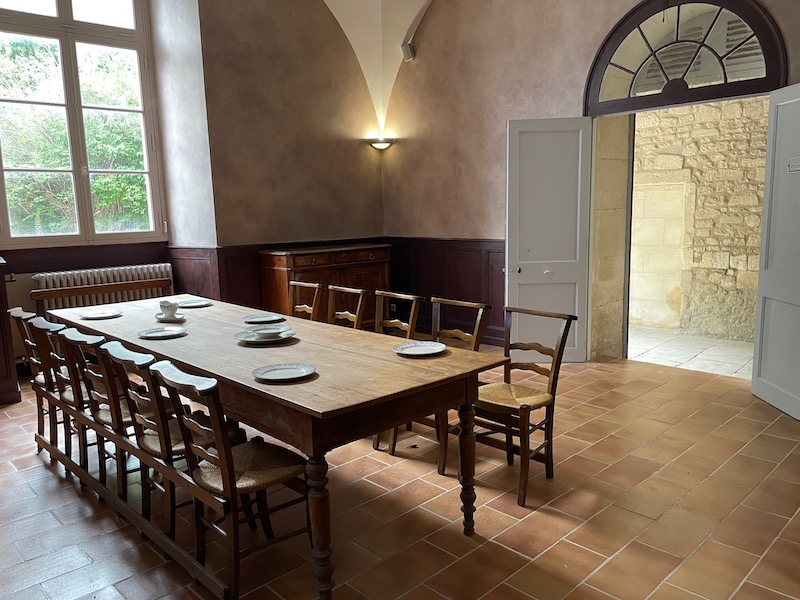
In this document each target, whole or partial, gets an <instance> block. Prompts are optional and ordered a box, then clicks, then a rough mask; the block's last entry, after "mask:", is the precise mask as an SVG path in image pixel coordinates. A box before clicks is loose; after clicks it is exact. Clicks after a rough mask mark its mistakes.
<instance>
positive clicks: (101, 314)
mask: <svg viewBox="0 0 800 600" xmlns="http://www.w3.org/2000/svg"><path fill="white" fill-rule="evenodd" d="M121 316H122V311H121V310H116V309H111V308H108V309H102V310H89V311H86V312H85V313H81V319H86V320H89V321H97V320H100V319H115V318H116V317H121Z"/></svg>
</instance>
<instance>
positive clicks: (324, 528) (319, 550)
mask: <svg viewBox="0 0 800 600" xmlns="http://www.w3.org/2000/svg"><path fill="white" fill-rule="evenodd" d="M327 472H328V463H327V462H325V456H324V455H323V456H313V457H311V458H309V459H308V462H307V463H306V481H307V483H308V487H309V490H308V514H309V521H310V525H311V543H312V545H313V548H312V549H311V556H312V558H313V559H314V575H315V576H316V578H317V590H318V591H319V599H320V600H328V599H330V598H331V597H332V594H331V590H333V581H332V580H331V576H332V575H333V561H332V560H331V555H332V554H333V548H331V503H330V497H329V496H330V494H329V492H328V488H327V484H328V478H327V477H326V474H327Z"/></svg>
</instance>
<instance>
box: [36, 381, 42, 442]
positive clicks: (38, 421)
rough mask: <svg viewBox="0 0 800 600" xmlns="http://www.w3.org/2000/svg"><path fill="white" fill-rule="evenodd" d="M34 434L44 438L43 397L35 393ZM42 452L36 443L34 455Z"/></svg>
mask: <svg viewBox="0 0 800 600" xmlns="http://www.w3.org/2000/svg"><path fill="white" fill-rule="evenodd" d="M36 433H38V434H39V437H44V396H43V395H42V394H41V393H39V392H38V391H37V392H36ZM41 451H42V445H41V444H38V443H37V448H36V453H37V454H38V453H39V452H41Z"/></svg>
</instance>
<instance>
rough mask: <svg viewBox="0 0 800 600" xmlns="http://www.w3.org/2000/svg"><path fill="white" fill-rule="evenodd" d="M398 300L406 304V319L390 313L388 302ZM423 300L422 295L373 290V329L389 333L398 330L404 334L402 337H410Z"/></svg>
mask: <svg viewBox="0 0 800 600" xmlns="http://www.w3.org/2000/svg"><path fill="white" fill-rule="evenodd" d="M398 300H399V301H400V303H401V304H406V305H408V319H407V320H405V321H403V320H402V319H400V318H398V317H396V316H392V314H391V311H390V304H392V303H393V301H395V302H396V301H398ZM424 301H425V298H423V297H422V296H414V295H413V294H400V293H398V292H387V291H385V290H375V331H377V332H378V333H391V332H392V331H397V330H399V331H402V332H403V333H404V334H405V335H404V336H403V337H405V338H406V339H409V340H410V339H412V338H413V337H414V333H416V331H417V318H419V309H420V308H421V307H422V303H423V302H424Z"/></svg>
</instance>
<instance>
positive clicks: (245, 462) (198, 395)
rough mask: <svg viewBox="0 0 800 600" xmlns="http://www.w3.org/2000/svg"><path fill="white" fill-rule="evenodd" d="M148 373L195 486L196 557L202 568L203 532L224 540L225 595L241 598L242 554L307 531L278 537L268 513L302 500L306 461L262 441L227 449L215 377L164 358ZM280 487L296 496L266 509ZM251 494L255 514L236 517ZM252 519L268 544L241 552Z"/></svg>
mask: <svg viewBox="0 0 800 600" xmlns="http://www.w3.org/2000/svg"><path fill="white" fill-rule="evenodd" d="M150 371H151V372H152V373H153V375H154V377H155V379H156V381H157V382H158V384H159V385H161V386H164V388H165V389H166V391H167V393H168V395H169V401H170V402H171V404H172V408H173V412H174V414H176V415H178V423H179V426H180V430H181V435H182V436H183V439H184V441H185V446H186V461H187V463H188V466H189V474H190V475H191V478H192V479H193V481H194V483H195V484H196V488H194V491H193V494H194V507H195V510H194V519H195V543H196V547H195V551H196V558H197V560H198V562H199V563H200V564H205V556H206V535H205V533H206V530H207V529H214V530H216V531H217V532H219V533H221V534H222V535H223V536H225V542H224V543H225V550H226V558H227V584H228V587H229V588H230V595H229V596H226V597H229V598H230V599H231V600H236V599H237V598H238V597H239V561H240V558H241V557H242V556H244V555H246V554H249V553H251V552H254V551H255V550H260V549H261V548H264V547H265V546H270V545H272V544H275V543H277V542H280V541H282V540H285V539H287V538H289V537H292V536H294V535H298V534H300V533H303V532H305V531H307V530H308V527H307V526H306V527H304V528H301V529H298V530H295V531H292V532H290V533H286V534H284V535H281V536H277V537H276V536H275V534H274V532H273V530H272V525H271V523H270V519H269V516H270V514H272V513H274V512H276V511H278V510H281V509H283V508H287V507H289V506H292V505H295V504H298V503H300V502H303V501H304V500H305V499H306V495H307V487H306V483H305V481H304V478H302V477H301V476H303V475H304V473H305V462H306V461H305V459H304V458H303V457H302V456H300V455H298V454H296V453H294V452H292V451H291V450H288V449H286V448H283V447H281V446H276V445H274V444H269V443H266V442H265V441H264V440H263V439H261V438H253V439H251V440H250V441H248V442H246V443H243V444H238V445H236V446H233V445H231V442H230V437H229V436H228V435H227V429H226V421H227V419H226V417H225V414H224V412H223V409H222V402H221V401H220V396H219V391H218V387H217V380H216V379H212V378H209V377H199V376H196V375H190V374H188V373H185V372H183V371H181V370H180V369H178V368H177V367H175V366H174V365H173V364H172V363H171V362H169V361H166V360H164V361H160V362H157V363H155V364H154V365H152V366H151V367H150ZM181 396H184V397H185V398H187V399H188V400H189V401H192V402H194V403H197V404H198V405H200V406H202V408H201V410H200V411H199V412H197V411H196V412H194V413H190V412H189V411H188V410H186V409H184V407H183V405H182V403H181ZM209 439H210V440H211V442H210V443H209V442H208V440H209ZM278 484H283V485H284V486H286V487H288V488H290V489H292V490H294V491H295V492H297V493H298V494H299V496H298V497H297V498H292V499H290V500H288V501H286V502H283V503H282V504H279V505H276V506H273V507H269V506H268V504H267V490H268V489H269V488H271V487H273V486H275V485H278ZM251 493H252V494H255V497H256V505H257V507H258V512H257V513H255V514H252V513H251V514H246V513H245V514H244V516H240V513H241V512H242V510H241V509H242V508H243V507H242V506H241V505H240V498H241V496H242V495H243V494H251ZM206 504H209V505H210V508H212V509H213V510H218V511H220V512H221V513H222V518H221V519H219V520H214V518H213V517H211V518H209V517H206V514H205V505H206ZM255 519H259V520H260V521H261V526H262V527H263V529H264V533H265V535H266V537H267V541H266V542H264V543H261V544H257V545H255V546H250V547H248V548H247V549H245V550H242V548H241V547H240V543H239V527H240V525H242V524H243V523H245V522H250V521H254V520H255ZM220 524H221V526H220Z"/></svg>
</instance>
